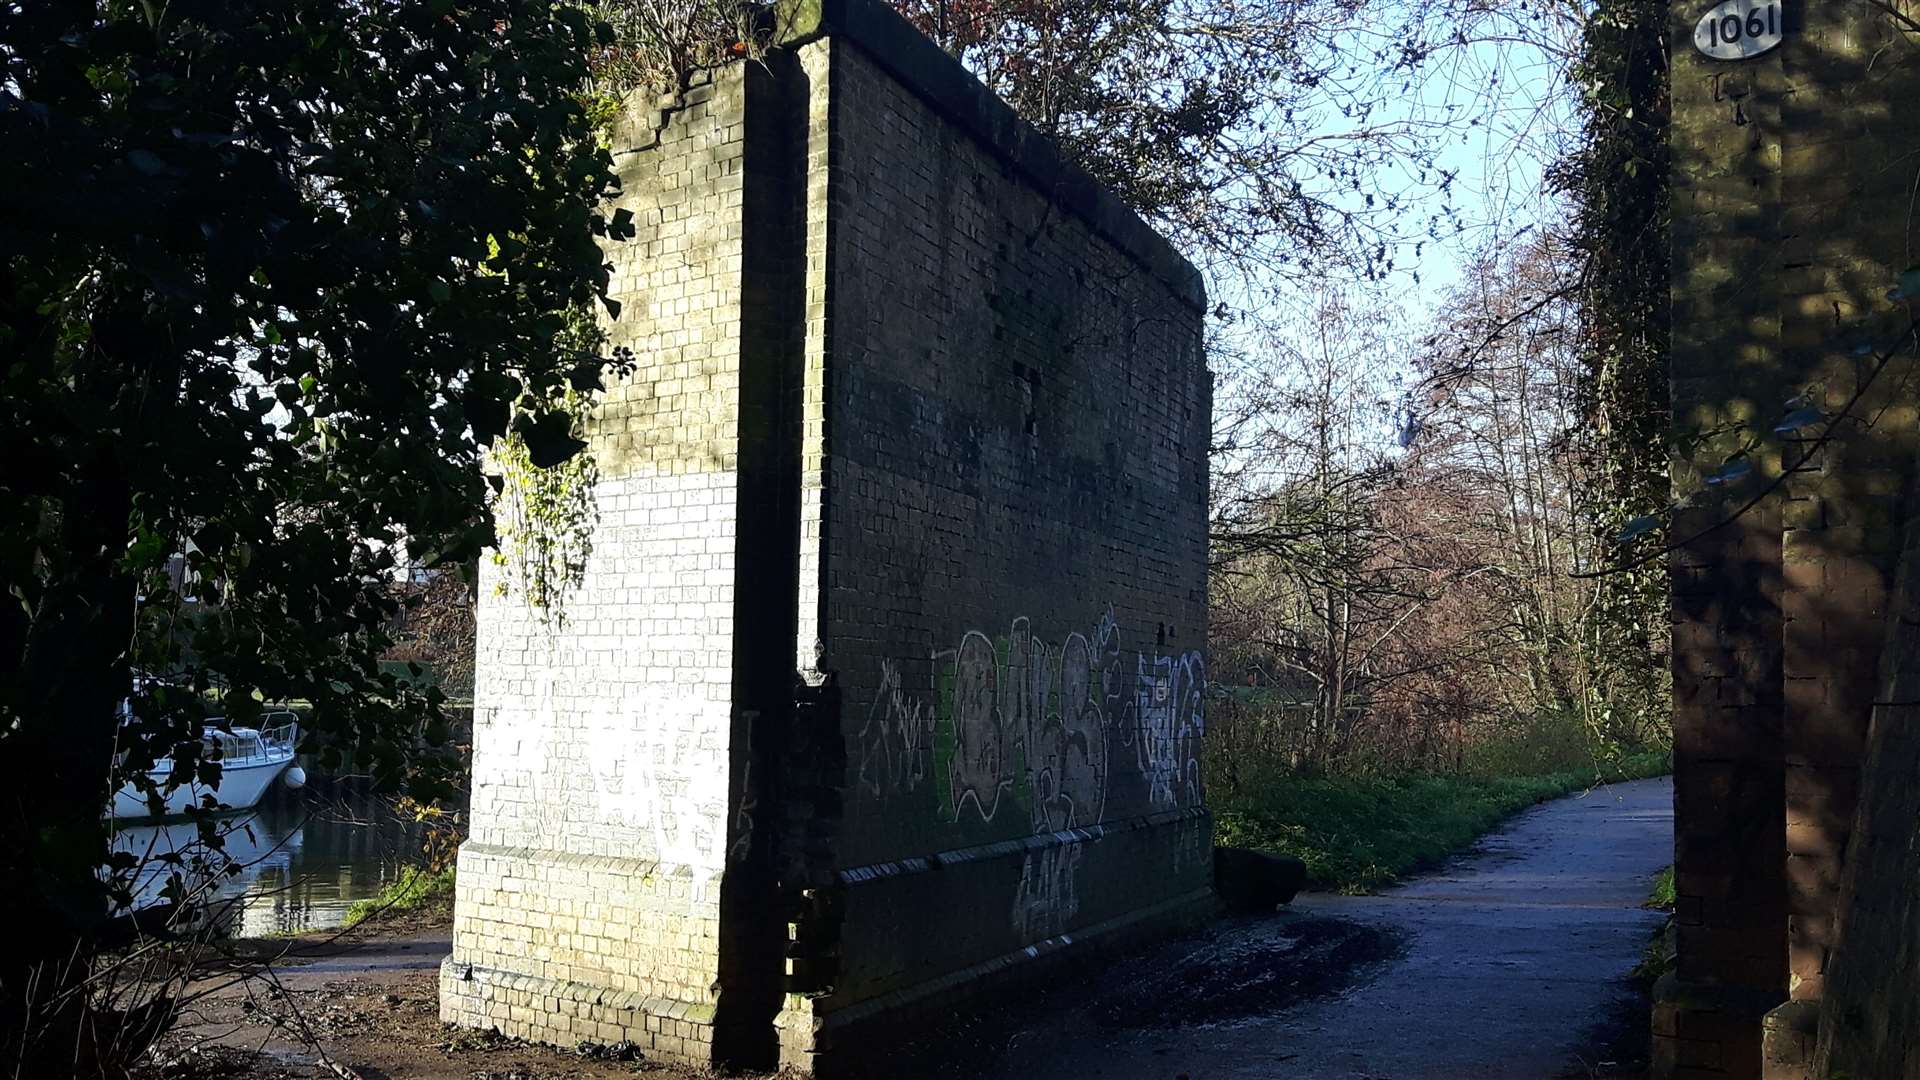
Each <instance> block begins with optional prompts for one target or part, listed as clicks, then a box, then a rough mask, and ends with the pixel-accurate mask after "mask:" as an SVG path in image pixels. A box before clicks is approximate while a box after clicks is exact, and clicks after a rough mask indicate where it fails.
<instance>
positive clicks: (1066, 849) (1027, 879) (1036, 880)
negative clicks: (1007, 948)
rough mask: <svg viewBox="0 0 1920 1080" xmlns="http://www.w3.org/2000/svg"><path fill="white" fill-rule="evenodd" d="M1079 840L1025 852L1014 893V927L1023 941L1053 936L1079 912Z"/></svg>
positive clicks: (1064, 928) (1065, 926) (1067, 925)
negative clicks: (1018, 881) (1018, 883)
mask: <svg viewBox="0 0 1920 1080" xmlns="http://www.w3.org/2000/svg"><path fill="white" fill-rule="evenodd" d="M1081 847H1082V845H1081V844H1080V843H1079V842H1077V841H1076V842H1073V843H1067V844H1060V845H1058V846H1056V847H1049V848H1041V849H1040V850H1038V851H1029V852H1027V857H1026V859H1025V861H1023V862H1022V863H1021V864H1020V885H1019V887H1018V888H1016V889H1015V890H1014V893H1013V929H1014V930H1015V932H1017V933H1018V934H1019V935H1020V938H1021V940H1023V941H1037V940H1039V939H1041V938H1049V937H1053V936H1054V935H1055V934H1058V933H1060V932H1062V931H1064V930H1066V929H1067V928H1069V927H1070V926H1072V924H1073V917H1074V916H1076V915H1078V914H1080V892H1079V890H1080V855H1081Z"/></svg>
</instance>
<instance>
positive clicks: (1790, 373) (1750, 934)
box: [1655, 4, 1920, 1080]
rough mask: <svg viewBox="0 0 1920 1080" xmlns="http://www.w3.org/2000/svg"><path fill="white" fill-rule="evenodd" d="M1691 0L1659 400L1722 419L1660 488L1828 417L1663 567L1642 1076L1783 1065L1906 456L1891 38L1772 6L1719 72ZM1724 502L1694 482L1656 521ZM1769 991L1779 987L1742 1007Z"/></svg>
mask: <svg viewBox="0 0 1920 1080" xmlns="http://www.w3.org/2000/svg"><path fill="white" fill-rule="evenodd" d="M1704 11H1705V7H1704V6H1695V7H1685V8H1681V7H1676V8H1675V9H1674V23H1673V27H1672V29H1673V35H1674V36H1673V38H1672V42H1673V55H1672V60H1673V100H1674V108H1673V116H1674V125H1673V149H1674V165H1673V183H1674V233H1673V236H1674V250H1673V257H1674V277H1673V318H1674V325H1673V377H1674V398H1673V400H1674V416H1675V421H1676V425H1677V426H1678V427H1679V428H1680V429H1681V430H1682V431H1683V432H1688V433H1691V434H1699V433H1712V432H1716V431H1725V432H1728V433H1729V434H1724V435H1719V436H1714V437H1709V438H1707V439H1706V440H1705V441H1704V442H1703V443H1702V445H1700V446H1698V447H1695V448H1693V449H1692V450H1691V452H1690V454H1689V455H1688V456H1686V457H1684V458H1682V459H1680V460H1678V461H1677V462H1676V468H1675V478H1676V487H1677V488H1679V489H1690V488H1692V487H1694V486H1696V483H1694V482H1691V481H1696V480H1697V477H1698V476H1699V475H1701V474H1704V473H1706V472H1708V471H1710V470H1712V469H1713V468H1715V467H1717V465H1718V463H1719V462H1720V461H1721V460H1723V459H1724V458H1725V456H1727V455H1728V454H1730V453H1732V452H1735V450H1736V449H1737V448H1738V444H1740V443H1745V442H1750V441H1751V440H1752V439H1754V438H1756V437H1757V438H1759V439H1763V440H1766V441H1768V442H1769V443H1774V442H1775V440H1774V438H1773V436H1772V435H1771V429H1772V428H1773V426H1774V425H1775V424H1776V423H1777V422H1778V421H1779V419H1780V418H1781V417H1782V416H1783V415H1784V414H1786V413H1787V412H1788V411H1790V410H1791V409H1792V408H1794V407H1796V406H1797V405H1801V404H1810V405H1813V406H1816V407H1818V408H1819V409H1820V410H1822V412H1823V413H1824V414H1825V415H1826V416H1828V417H1842V419H1841V420H1840V421H1839V422H1838V423H1837V424H1836V426H1835V427H1834V429H1833V436H1832V438H1831V439H1830V441H1827V442H1825V443H1824V444H1818V443H1817V442H1816V440H1817V439H1818V437H1819V436H1821V435H1822V434H1823V432H1824V431H1825V428H1826V425H1825V423H1824V422H1823V423H1819V424H1814V425H1811V426H1808V427H1805V428H1803V429H1801V430H1800V431H1798V432H1794V433H1792V434H1791V435H1790V436H1789V437H1788V439H1787V441H1786V443H1785V445H1784V446H1783V447H1780V448H1779V449H1778V450H1777V451H1775V452H1773V453H1772V454H1771V455H1770V457H1769V459H1768V460H1766V461H1764V462H1757V463H1756V464H1757V465H1758V468H1757V469H1756V473H1757V474H1759V475H1760V476H1762V477H1764V478H1766V479H1771V478H1773V477H1777V476H1779V475H1780V471H1781V470H1785V471H1786V472H1788V473H1789V475H1788V476H1787V477H1786V478H1785V481H1784V483H1783V484H1782V485H1781V490H1780V492H1779V494H1777V495H1776V496H1774V497H1773V498H1772V499H1771V500H1769V502H1768V504H1767V505H1765V506H1763V507H1762V508H1761V509H1759V510H1756V511H1754V512H1752V513H1749V514H1748V515H1746V516H1745V517H1743V518H1742V519H1741V520H1739V521H1737V522H1735V523H1734V524H1733V525H1731V526H1729V527H1727V528H1725V529H1722V530H1720V531H1719V532H1718V533H1716V534H1715V535H1714V537H1712V538H1709V539H1708V540H1707V541H1705V542H1703V543H1701V544H1698V545H1694V546H1692V547H1690V548H1689V549H1688V550H1686V551H1684V552H1681V553H1679V554H1678V555H1677V556H1676V558H1675V562H1674V567H1675V584H1674V594H1675V668H1674V672H1675V688H1674V689H1675V717H1674V727H1675V757H1676V762H1675V764H1676V802H1677V809H1678V822H1677V836H1678V852H1677V861H1678V865H1679V876H1678V886H1679V893H1680V908H1679V914H1678V920H1679V923H1680V949H1679V963H1678V969H1679V970H1678V972H1677V974H1676V976H1675V978H1673V979H1672V980H1670V981H1669V982H1668V983H1666V984H1663V987H1662V988H1661V991H1660V992H1659V999H1660V1000H1659V1002H1658V1004H1657V1005H1656V1021H1655V1023H1656V1027H1655V1031H1656V1036H1657V1040H1658V1041H1657V1049H1656V1064H1657V1069H1656V1074H1657V1075H1660V1076H1691V1075H1727V1076H1762V1075H1764V1076H1765V1077H1767V1078H1768V1080H1789V1078H1793V1080H1798V1078H1801V1077H1806V1076H1809V1075H1811V1074H1810V1072H1809V1068H1810V1064H1809V1062H1810V1055H1809V1052H1810V1050H1811V1048H1812V1046H1813V1036H1812V1018H1813V1017H1814V1016H1816V1015H1817V1007H1816V1003H1817V1002H1818V1001H1819V999H1820V998H1821V996H1822V994H1823V992H1824V990H1825V987H1826V983H1827V975H1828V971H1829V967H1830V964H1831V962H1832V959H1833V955H1834V952H1835V950H1836V949H1837V948H1838V947H1839V946H1840V944H1841V941H1840V934H1839V931H1838V929H1837V912H1838V910H1839V904H1840V890H1841V881H1842V871H1843V858H1844V853H1845V851H1846V845H1847V842H1848V838H1849V832H1850V830H1851V828H1852V823H1853V820H1854V811H1855V803H1856V800H1857V794H1856V793H1857V790H1858V788H1859V771H1860V765H1861V760H1862V755H1863V753H1864V746H1865V744H1866V737H1867V733H1868V723H1869V719H1870V717H1871V715H1872V709H1873V700H1874V697H1875V694H1876V691H1877V689H1878V688H1879V687H1880V685H1881V680H1880V678H1879V671H1878V668H1879V663H1880V656H1881V652H1882V648H1883V643H1884V640H1885V633H1886V607H1887V603H1888V594H1889V581H1890V577H1891V572H1892V568H1893V562H1894V557H1895V551H1896V548H1897V546H1898V542H1899V531H1900V527H1901V521H1900V516H1901V515H1900V511H1901V500H1900V498H1899V496H1900V492H1901V491H1902V484H1903V478H1904V477H1905V475H1906V473H1907V471H1908V467H1909V463H1910V462H1911V460H1912V455H1913V446H1914V436H1913V432H1914V428H1915V420H1914V407H1913V405H1912V404H1911V402H1910V398H1911V393H1910V391H1909V390H1906V389H1904V388H1903V387H1902V386H1901V385H1900V383H1901V381H1902V379H1903V378H1904V376H1902V375H1901V371H1904V370H1906V368H1905V367H1904V366H1902V367H1900V368H1899V369H1898V370H1894V371H1890V372H1889V373H1888V374H1887V375H1886V376H1885V377H1883V378H1882V379H1881V380H1880V381H1878V382H1871V381H1870V380H1871V379H1872V377H1873V369H1874V366H1875V362H1876V361H1875V354H1877V353H1881V352H1884V351H1886V350H1887V349H1889V348H1891V347H1893V346H1894V345H1895V344H1896V343H1897V342H1899V340H1900V338H1901V334H1902V331H1903V330H1904V329H1905V328H1906V327H1907V326H1908V325H1909V324H1910V322H1911V320H1912V317H1913V315H1912V310H1911V309H1910V308H1909V307H1908V305H1905V304H1895V303H1891V302H1889V300H1888V299H1887V298H1886V296H1885V293H1886V290H1887V288H1888V287H1889V286H1891V285H1892V284H1893V283H1894V281H1895V280H1896V278H1897V276H1898V273H1899V270H1900V268H1901V267H1903V266H1906V265H1908V264H1910V263H1912V262H1914V261H1916V260H1915V255H1914V248H1913V242H1912V235H1913V229H1914V220H1915V219H1914V203H1913V195H1912V192H1913V184H1914V177H1915V171H1914V169H1913V167H1912V164H1911V161H1910V157H1911V154H1912V150H1913V147H1914V146H1915V145H1917V144H1920V123H1916V122H1915V121H1913V120H1909V119H1908V118H1907V117H1906V115H1905V114H1904V113H1903V112H1902V111H1901V110H1900V109H1899V108H1897V107H1895V103H1898V102H1901V101H1905V100H1910V99H1911V95H1912V89H1913V87H1912V85H1911V84H1912V83H1913V81H1914V80H1915V76H1914V74H1912V71H1913V65H1912V62H1911V61H1912V55H1911V54H1912V47H1911V45H1910V44H1908V43H1907V42H1906V41H1905V40H1904V39H1903V38H1902V36H1901V35H1900V34H1899V33H1898V32H1897V31H1895V30H1893V29H1892V28H1890V27H1889V26H1888V25H1887V23H1886V16H1885V15H1883V14H1882V13H1880V12H1878V11H1876V10H1874V9H1872V8H1870V7H1868V6H1865V5H1861V6H1857V7H1856V6H1853V5H1838V4H1821V5H1806V6H1805V7H1803V8H1789V9H1788V22H1787V28H1786V29H1787V37H1786V41H1785V43H1784V44H1783V45H1782V46H1781V47H1780V48H1778V49H1777V50H1775V51H1774V52H1773V53H1770V54H1768V55H1767V56H1765V57H1762V58H1759V59H1756V60H1749V61H1742V62H1737V63H1724V62H1715V61H1711V60H1707V59H1705V58H1704V57H1702V56H1700V55H1699V54H1698V53H1697V52H1695V51H1694V49H1693V47H1692V44H1691V34H1692V29H1693V23H1694V20H1696V19H1697V18H1698V17H1699V16H1700V15H1701V14H1703V13H1704ZM1896 56H1897V57H1898V59H1897V60H1896V59H1894V58H1895V57H1896ZM1744 499H1745V494H1744V493H1741V492H1738V491H1736V492H1735V493H1734V495H1733V496H1732V500H1731V502H1729V501H1727V500H1723V499H1716V498H1705V499H1701V500H1700V506H1699V508H1698V509H1696V510H1692V511H1689V512H1687V513H1686V514H1684V515H1682V518H1683V520H1682V522H1681V525H1680V528H1679V530H1678V531H1679V533H1680V535H1683V536H1684V535H1687V534H1688V533H1690V532H1691V531H1693V530H1694V529H1697V528H1700V527H1704V526H1705V525H1707V524H1711V523H1712V522H1713V521H1717V520H1721V519H1723V518H1724V517H1725V516H1726V514H1727V513H1728V511H1729V510H1730V509H1731V507H1732V506H1735V505H1738V504H1739V503H1740V502H1742V501H1744ZM1775 829H1778V830H1779V835H1778V836H1777V837H1775V836H1772V835H1763V834H1770V833H1771V832H1772V831H1773V830H1775ZM1703 990H1707V991H1710V992H1709V993H1705V994H1704V995H1703V993H1702V991H1703ZM1769 998H1772V999H1775V1000H1776V1001H1777V1000H1778V999H1781V998H1790V999H1791V1004H1788V1005H1783V1006H1780V1007H1779V1008H1777V1009H1775V1010H1774V1011H1773V1012H1772V1013H1771V1014H1770V1015H1769V1016H1768V1017H1767V1018H1766V1020H1765V1021H1764V1025H1760V1024H1757V1023H1756V1020H1757V1018H1756V1017H1755V1016H1754V1015H1753V1010H1754V1009H1755V1008H1760V1007H1764V1006H1765V1005H1766V1002H1767V1001H1768V999H1769ZM1762 1027H1764V1034H1762V1030H1761V1029H1762ZM1763 1044H1764V1053H1762V1046H1763Z"/></svg>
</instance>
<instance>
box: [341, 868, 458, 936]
mask: <svg viewBox="0 0 1920 1080" xmlns="http://www.w3.org/2000/svg"><path fill="white" fill-rule="evenodd" d="M452 904H453V867H451V866H449V867H447V868H446V869H444V870H422V869H419V868H418V867H413V866H407V867H402V868H401V870H400V876H399V877H398V878H395V879H394V880H393V881H392V882H390V883H388V885H387V887H386V888H384V889H381V890H380V895H378V896H374V897H370V898H368V899H366V900H355V901H354V902H353V906H351V907H349V908H347V925H348V926H358V925H360V924H361V923H363V922H366V921H367V920H368V919H371V918H376V917H378V916H381V915H387V914H391V913H393V912H397V911H426V910H429V909H432V908H441V907H451V906H452Z"/></svg>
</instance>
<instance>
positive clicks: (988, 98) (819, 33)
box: [775, 0, 1207, 311]
mask: <svg viewBox="0 0 1920 1080" xmlns="http://www.w3.org/2000/svg"><path fill="white" fill-rule="evenodd" d="M775 22H776V37H777V40H778V41H779V43H780V44H783V45H799V44H803V43H805V42H807V41H811V40H813V39H815V38H819V37H829V36H830V37H832V38H834V39H835V40H837V41H846V42H850V43H852V44H854V45H857V46H859V48H860V49H861V50H862V51H863V52H865V53H867V55H869V56H870V57H872V58H873V60H874V61H875V62H876V63H878V64H879V65H880V66H881V67H882V68H884V69H885V70H886V71H887V73H888V74H890V75H892V76H893V77H894V78H895V79H897V80H899V81H900V84H901V85H902V86H905V87H906V88H907V89H909V90H911V91H912V92H913V93H914V94H916V95H918V96H919V97H920V98H921V99H922V100H924V101H926V102H927V104H929V105H931V106H932V107H933V109H934V110H935V111H936V112H938V113H940V114H941V115H942V116H944V117H945V118H946V119H947V120H949V121H951V122H952V123H953V124H955V125H956V126H958V127H959V128H960V129H961V130H963V131H965V132H967V133H968V134H969V135H972V136H973V137H974V138H975V139H977V140H979V142H980V143H981V144H982V145H983V146H985V147H986V148H987V149H988V150H989V151H991V152H992V153H993V154H994V155H995V156H997V157H999V158H1000V159H1001V160H1003V161H1005V162H1006V163H1008V164H1009V165H1011V166H1012V167H1013V168H1014V170H1015V171H1017V172H1018V173H1020V174H1021V175H1022V176H1023V177H1024V178H1025V179H1026V180H1027V181H1028V182H1029V183H1031V184H1033V185H1034V187H1036V188H1038V189H1039V190H1040V191H1041V193H1043V194H1045V195H1046V196H1047V197H1048V198H1049V199H1050V200H1051V201H1052V202H1053V203H1054V204H1055V205H1057V206H1059V207H1061V208H1063V209H1065V210H1067V211H1068V212H1070V213H1072V214H1074V215H1075V216H1077V217H1079V218H1081V219H1082V220H1084V221H1085V222H1086V223H1087V224H1088V225H1089V226H1090V227H1092V228H1093V230H1094V231H1095V232H1097V233H1099V234H1100V235H1101V236H1102V237H1104V238H1105V239H1106V240H1107V241H1108V242H1109V243H1111V244H1113V245H1114V246H1115V247H1117V248H1119V249H1120V250H1121V251H1123V252H1125V253H1126V254H1127V255H1128V256H1129V257H1130V258H1132V259H1133V260H1134V261H1136V262H1138V263H1139V264H1140V265H1141V267H1142V268H1143V269H1145V270H1146V271H1148V272H1149V273H1151V274H1153V275H1154V277H1156V278H1157V279H1159V280H1160V281H1161V282H1162V283H1163V284H1165V285H1166V286H1167V288H1168V289H1170V290H1172V292H1173V294H1174V295H1175V296H1176V297H1178V298H1179V299H1180V301H1181V302H1182V303H1185V304H1187V305H1189V306H1191V307H1192V308H1193V309H1194V310H1196V311H1205V310H1206V306H1207V290H1206V285H1205V283H1204V282H1203V281H1202V280H1201V277H1200V272H1199V271H1198V270H1196V269H1194V267H1193V264H1192V263H1190V262H1188V261H1187V260H1186V259H1185V258H1183V257H1182V256H1181V255H1180V253H1179V252H1177V251H1175V250H1174V249H1173V245H1172V244H1169V243H1168V242H1167V241H1166V238H1165V237H1162V236H1161V235H1160V234H1159V233H1158V232H1156V231H1154V229H1153V228H1152V226H1149V225H1148V224H1147V223H1146V222H1144V221H1142V220H1140V216H1139V215H1138V214H1136V213H1134V212H1133V210H1132V209H1130V208H1128V207H1127V206H1126V205H1124V204H1123V203H1121V202H1120V200H1119V199H1117V198H1115V197H1114V195H1113V193H1112V192H1110V191H1108V190H1107V189H1106V187H1105V186H1104V185H1102V184H1101V183H1100V182H1099V181H1098V180H1095V179H1094V178H1093V177H1092V176H1090V175H1088V174H1087V172H1086V170H1084V169H1082V168H1080V167H1079V166H1077V165H1075V164H1073V163H1072V162H1070V161H1068V160H1067V159H1066V158H1064V157H1063V156H1062V155H1061V153H1060V151H1059V149H1058V148H1057V147H1056V146H1055V144H1054V141H1053V140H1052V139H1050V138H1048V137H1047V136H1045V135H1043V134H1041V133H1040V132H1039V131H1037V130H1035V129H1034V127H1033V126H1032V125H1031V124H1029V123H1027V122H1026V121H1025V120H1022V119H1020V117H1019V116H1017V115H1015V113H1014V111H1013V108H1012V107H1011V106H1009V105H1008V104H1007V103H1006V102H1004V101H1001V100H1000V99H999V97H997V96H995V94H994V93H993V91H991V90H988V89H987V88H986V86H984V85H983V84H981V82H980V80H978V79H976V78H974V76H973V73H972V72H970V71H968V70H967V69H966V67H965V66H964V65H962V64H961V63H960V61H959V60H958V59H956V58H955V57H953V56H952V55H950V54H949V53H947V51H946V50H944V49H942V48H940V46H938V45H935V44H934V43H933V41H932V40H931V39H929V38H928V37H927V36H926V35H925V34H922V33H921V32H920V31H919V30H917V29H915V28H914V26H913V24H911V23H909V22H907V20H906V19H905V18H903V17H902V16H901V15H900V14H899V13H898V12H896V11H894V10H893V8H891V7H889V6H887V4H886V3H884V2H883V0H779V2H778V4H777V5H776V17H775Z"/></svg>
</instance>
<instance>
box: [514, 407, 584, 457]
mask: <svg viewBox="0 0 1920 1080" xmlns="http://www.w3.org/2000/svg"><path fill="white" fill-rule="evenodd" d="M513 432H514V434H516V435H518V436H520V440H521V441H522V442H524V443H525V444H526V447H527V460H528V461H530V462H532V463H533V466H534V468H537V469H551V468H553V467H554V466H556V465H561V464H564V463H566V462H567V461H568V460H570V459H571V458H572V457H573V456H574V455H576V454H578V453H579V452H580V451H582V450H585V449H586V448H587V444H586V442H585V441H583V440H581V439H577V438H575V437H574V434H573V418H572V417H570V416H568V415H566V414H565V413H559V412H550V413H543V414H541V415H539V416H532V415H529V414H527V413H521V414H520V415H519V416H517V417H515V418H514V421H513Z"/></svg>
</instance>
